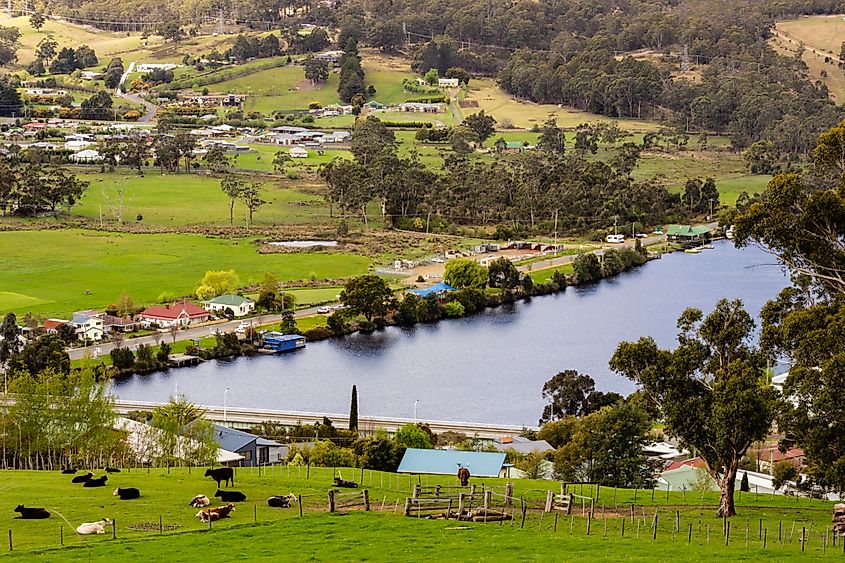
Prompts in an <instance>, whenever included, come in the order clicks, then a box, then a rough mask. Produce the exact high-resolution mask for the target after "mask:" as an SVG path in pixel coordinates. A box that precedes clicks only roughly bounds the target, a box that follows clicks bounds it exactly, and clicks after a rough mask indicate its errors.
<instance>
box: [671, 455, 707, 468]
mask: <svg viewBox="0 0 845 563" xmlns="http://www.w3.org/2000/svg"><path fill="white" fill-rule="evenodd" d="M681 467H695V468H697V469H704V460H703V459H701V458H700V457H694V458H692V459H684V460H681V461H673V462H672V463H670V464H669V465H667V466H666V468H665V469H664V470H663V471H671V470H673V469H680V468H681Z"/></svg>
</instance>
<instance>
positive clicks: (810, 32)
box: [777, 15, 845, 56]
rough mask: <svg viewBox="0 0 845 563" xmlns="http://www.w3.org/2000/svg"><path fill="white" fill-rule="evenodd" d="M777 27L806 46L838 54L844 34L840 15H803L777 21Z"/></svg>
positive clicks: (844, 28)
mask: <svg viewBox="0 0 845 563" xmlns="http://www.w3.org/2000/svg"><path fill="white" fill-rule="evenodd" d="M777 29H778V31H782V32H784V33H786V34H787V35H789V36H790V37H792V38H794V39H797V40H798V41H803V42H804V43H805V44H806V45H808V46H811V47H815V48H816V49H820V50H822V51H827V52H828V53H831V54H833V55H836V56H839V49H840V47H841V46H842V37H843V36H845V20H843V18H842V15H833V16H803V17H800V18H798V19H795V20H790V21H785V22H779V23H778V24H777Z"/></svg>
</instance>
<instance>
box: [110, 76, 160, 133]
mask: <svg viewBox="0 0 845 563" xmlns="http://www.w3.org/2000/svg"><path fill="white" fill-rule="evenodd" d="M134 71H135V61H132V62H131V63H129V66H128V67H126V72H124V73H123V75H122V76H121V77H120V82H118V84H117V88H115V91H114V95H115V96H117V97H119V98H123V99H124V100H129V101H130V102H132V103H133V104H137V105H139V106H144V115H142V116H141V117H140V119H138V123H149V122H150V121H152V120H153V117H154V116H155V114H156V110H157V109H158V108H157V107H156V106H155V105H154V104H151V103H150V102H148V101H147V100H145V99H144V98H142V97H141V96H139V95H138V94H133V93H126V94H124V93H123V89H122V87H123V84H124V82H126V79H127V78H128V77H129V75H130V74H131V73H132V72H134Z"/></svg>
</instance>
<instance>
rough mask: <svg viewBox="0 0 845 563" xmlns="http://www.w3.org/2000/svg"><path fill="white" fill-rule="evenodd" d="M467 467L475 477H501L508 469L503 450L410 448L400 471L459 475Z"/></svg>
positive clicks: (406, 451) (400, 465) (400, 466)
mask: <svg viewBox="0 0 845 563" xmlns="http://www.w3.org/2000/svg"><path fill="white" fill-rule="evenodd" d="M461 467H466V468H467V469H469V471H470V474H471V475H472V476H473V477H499V476H501V475H503V474H504V472H506V471H507V469H506V467H505V454H504V453H502V452H465V451H459V450H421V449H417V448H408V449H407V450H405V455H404V456H403V457H402V463H400V464H399V469H398V470H397V472H398V473H416V474H420V473H426V474H430V475H457V473H458V469H459V468H461Z"/></svg>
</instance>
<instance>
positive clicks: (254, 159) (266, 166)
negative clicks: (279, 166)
mask: <svg viewBox="0 0 845 563" xmlns="http://www.w3.org/2000/svg"><path fill="white" fill-rule="evenodd" d="M250 148H251V149H253V151H254V152H247V153H241V154H239V155H238V159H237V161H235V166H236V167H237V168H241V169H243V170H259V171H263V172H272V171H273V158H275V156H276V153H277V152H284V153H287V152H288V151H289V150H290V147H285V146H282V145H250ZM335 157H341V158H352V153H350V152H349V151H348V150H342V149H341V150H335V149H323V154H319V152H318V151H317V150H315V149H313V148H308V158H296V159H294V164H293V165H289V166H288V167H287V169H288V170H292V171H294V172H295V171H296V170H297V168H298V167H300V166H303V165H305V166H308V165H312V166H319V165H320V164H324V163H326V162H329V161H331V160H333V159H334V158H335ZM319 199H320V201H322V198H319ZM326 213H328V211H326Z"/></svg>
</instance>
